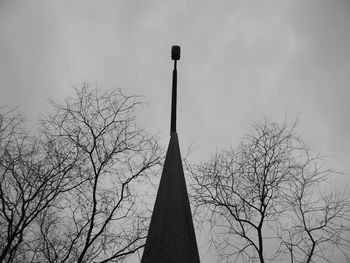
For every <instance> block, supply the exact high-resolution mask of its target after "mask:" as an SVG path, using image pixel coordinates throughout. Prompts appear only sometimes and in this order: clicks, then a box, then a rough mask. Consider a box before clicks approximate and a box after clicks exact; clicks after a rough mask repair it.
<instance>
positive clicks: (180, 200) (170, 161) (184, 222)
mask: <svg viewBox="0 0 350 263" xmlns="http://www.w3.org/2000/svg"><path fill="white" fill-rule="evenodd" d="M171 51H172V52H171V58H172V59H173V60H174V70H173V86H172V103H171V124H170V142H169V146H168V151H167V154H166V158H165V163H164V167H163V172H162V176H161V179H160V184H159V188H158V193H157V198H156V202H155V205H154V209H153V214H152V219H151V224H150V227H149V230H148V236H147V240H146V245H145V249H144V252H143V255H142V259H141V263H175V262H176V263H199V262H200V260H199V254H198V247H197V242H196V236H195V232H194V227H193V221H192V214H191V208H190V203H189V200H188V194H187V189H186V182H185V177H184V172H183V167H182V161H181V154H180V147H179V141H178V136H177V132H176V93H177V70H176V62H177V60H179V59H180V47H179V46H173V47H172V50H171Z"/></svg>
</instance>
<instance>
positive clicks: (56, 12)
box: [0, 0, 350, 263]
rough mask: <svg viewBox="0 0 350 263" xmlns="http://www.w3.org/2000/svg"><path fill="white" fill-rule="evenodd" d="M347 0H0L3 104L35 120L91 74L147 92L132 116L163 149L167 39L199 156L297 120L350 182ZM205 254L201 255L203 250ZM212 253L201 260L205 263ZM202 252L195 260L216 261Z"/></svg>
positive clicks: (341, 182) (185, 132)
mask: <svg viewBox="0 0 350 263" xmlns="http://www.w3.org/2000/svg"><path fill="white" fill-rule="evenodd" d="M349 14H350V1H348V0H335V1H328V0H308V1H302V0H295V1H286V0H276V1H250V0H248V1H237V0H229V1H226V0H221V1H208V0H201V1H194V0H193V1H185V0H178V1H166V0H159V1H156V0H150V1H141V0H140V1H134V0H128V1H126V0H113V1H109V0H105V1H97V0H95V1H91V0H84V1H83V0H80V1H79V0H78V1H68V0H61V1H58V0H57V1H54V0H33V1H17V0H11V1H10V0H1V1H0V105H6V106H8V107H10V108H11V107H15V106H20V107H21V109H22V111H23V112H24V114H25V116H26V118H27V119H28V120H29V121H31V122H35V120H37V119H38V117H39V115H40V114H45V113H46V112H48V111H49V103H48V99H58V100H60V99H63V98H65V97H66V96H68V95H69V94H72V87H80V86H81V84H82V83H83V82H84V81H86V82H89V83H91V84H92V85H96V86H97V87H98V88H99V89H101V90H104V89H112V88H122V89H123V90H125V91H126V92H128V93H129V94H138V95H143V96H145V97H144V100H145V101H147V102H148V104H147V105H145V106H142V108H141V109H140V111H139V113H138V119H139V122H140V123H141V124H142V125H143V126H144V127H145V129H147V130H148V131H150V132H159V135H160V137H161V141H162V144H163V145H164V146H166V145H167V142H168V140H169V125H170V99H171V76H172V68H173V63H172V61H171V58H170V50H171V46H172V45H180V46H181V59H180V61H179V62H178V127H177V128H178V133H179V138H180V147H181V149H182V152H183V153H185V152H186V149H187V148H188V146H189V145H191V144H192V143H193V145H194V146H195V147H196V148H197V150H196V151H195V152H194V153H193V155H194V158H196V159H197V160H205V159H206V158H208V156H209V155H210V154H211V153H214V152H215V150H216V149H220V148H225V147H226V148H228V147H229V146H230V145H233V146H235V145H237V144H238V143H239V140H240V139H241V138H242V137H243V136H244V135H245V134H246V133H248V132H249V130H250V128H251V124H252V122H253V121H259V120H263V119H264V118H268V119H270V120H273V121H278V122H283V121H284V120H287V121H289V122H293V121H294V120H295V119H296V118H298V119H299V123H298V132H299V133H300V134H302V136H303V138H304V139H305V141H306V142H307V143H308V144H309V145H310V147H311V149H313V150H314V151H316V152H318V151H320V152H321V154H323V155H327V156H328V158H327V160H326V164H329V165H332V167H333V168H334V169H336V170H338V171H341V172H342V174H337V175H334V176H332V177H331V180H332V182H334V184H335V185H336V186H337V187H338V188H341V189H345V191H348V190H347V189H348V187H349V184H350V177H349V176H350V162H349V160H350V114H349V113H350V106H349V104H350V103H349V100H350V87H349V83H350V52H349V47H350V31H349V28H350V15H349ZM200 253H201V255H203V254H205V251H204V252H201V251H200ZM206 260H208V261H206ZM210 260H212V259H211V258H210V256H208V257H206V256H202V262H204V263H205V262H212V261H210Z"/></svg>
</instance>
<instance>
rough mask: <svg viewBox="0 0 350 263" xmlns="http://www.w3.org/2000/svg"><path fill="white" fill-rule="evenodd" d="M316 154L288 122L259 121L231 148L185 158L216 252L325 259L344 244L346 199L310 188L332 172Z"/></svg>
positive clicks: (247, 258) (239, 258) (232, 257)
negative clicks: (191, 162) (192, 161)
mask: <svg viewBox="0 0 350 263" xmlns="http://www.w3.org/2000/svg"><path fill="white" fill-rule="evenodd" d="M321 159H322V158H320V157H319V156H316V157H311V154H310V150H309V148H308V147H307V145H306V144H305V143H304V142H303V141H302V139H301V138H300V136H298V135H297V133H296V128H295V123H294V124H293V125H287V124H286V123H284V124H282V125H279V124H277V123H273V122H269V121H265V122H262V123H255V124H254V130H253V132H252V133H251V134H249V135H247V136H246V137H245V138H244V140H243V141H242V143H241V144H240V145H239V147H238V149H237V150H233V149H230V150H224V151H221V152H219V153H216V154H215V155H214V156H213V157H212V158H211V159H210V160H209V161H207V162H204V163H202V164H200V165H197V166H188V170H189V171H190V172H191V175H192V178H193V180H194V183H193V188H192V190H193V200H194V204H195V207H196V214H198V217H197V220H200V221H202V222H207V223H208V224H209V226H210V229H211V230H212V242H213V243H214V244H215V245H216V247H217V248H218V251H219V254H220V256H221V260H224V261H227V262H261V263H262V262H266V261H268V262H271V261H273V260H276V261H278V262H282V261H283V260H285V261H290V262H314V261H312V260H317V262H322V261H320V260H321V259H322V260H324V262H328V261H327V260H328V259H329V258H328V256H330V255H331V254H332V252H333V251H332V249H333V248H334V247H336V248H338V249H340V250H342V251H345V250H344V247H346V246H348V245H349V243H348V242H347V241H348V240H346V237H347V238H348V236H346V235H347V233H348V232H347V231H349V221H348V220H349V210H348V208H349V204H348V202H347V200H346V199H345V196H339V195H338V194H336V192H331V193H330V195H325V194H323V193H322V192H321V193H320V195H318V196H317V195H316V193H317V191H315V190H316V189H317V187H318V186H319V185H320V184H321V183H322V182H324V180H325V179H326V177H327V175H328V174H329V173H330V172H331V170H329V169H322V168H321V167H320V161H321ZM311 193H313V194H314V196H311V195H310V194H311ZM267 244H268V246H267Z"/></svg>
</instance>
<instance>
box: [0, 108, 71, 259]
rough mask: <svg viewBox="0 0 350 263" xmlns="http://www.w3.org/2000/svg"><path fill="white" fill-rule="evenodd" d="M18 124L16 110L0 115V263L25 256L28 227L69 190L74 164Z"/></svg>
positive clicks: (19, 120) (20, 122) (28, 249)
mask: <svg viewBox="0 0 350 263" xmlns="http://www.w3.org/2000/svg"><path fill="white" fill-rule="evenodd" d="M22 124H23V119H22V117H21V115H20V114H18V111H17V110H12V111H9V112H5V113H4V114H1V115H0V155H1V156H0V183H1V185H0V203H1V204H0V262H21V260H19V259H20V258H22V259H24V258H23V255H24V254H26V255H29V254H28V253H27V252H28V251H30V244H31V242H32V241H33V232H32V231H31V229H32V226H33V225H34V223H35V220H36V218H37V217H38V216H39V215H40V213H41V212H42V211H43V210H45V209H47V208H48V207H50V205H52V203H53V202H54V200H55V199H56V198H57V196H59V194H61V193H62V192H65V191H68V190H69V189H68V187H67V186H68V184H70V183H69V182H70V180H69V179H68V173H69V171H70V170H71V169H72V167H73V165H74V162H75V157H72V156H67V155H62V154H59V153H57V152H53V151H52V150H51V148H50V147H48V145H43V144H42V141H41V140H40V139H38V138H35V137H33V136H30V135H29V134H28V133H27V132H25V129H24V127H23V125H22ZM25 261H27V260H25Z"/></svg>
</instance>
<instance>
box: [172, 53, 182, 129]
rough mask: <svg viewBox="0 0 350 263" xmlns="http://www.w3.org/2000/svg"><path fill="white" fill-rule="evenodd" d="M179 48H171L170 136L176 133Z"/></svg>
mask: <svg viewBox="0 0 350 263" xmlns="http://www.w3.org/2000/svg"><path fill="white" fill-rule="evenodd" d="M180 51H181V48H180V46H172V47H171V59H172V60H174V70H173V88H172V98H171V123H170V135H171V134H172V133H173V132H176V100H177V98H176V97H177V70H176V61H177V60H179V59H180Z"/></svg>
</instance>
